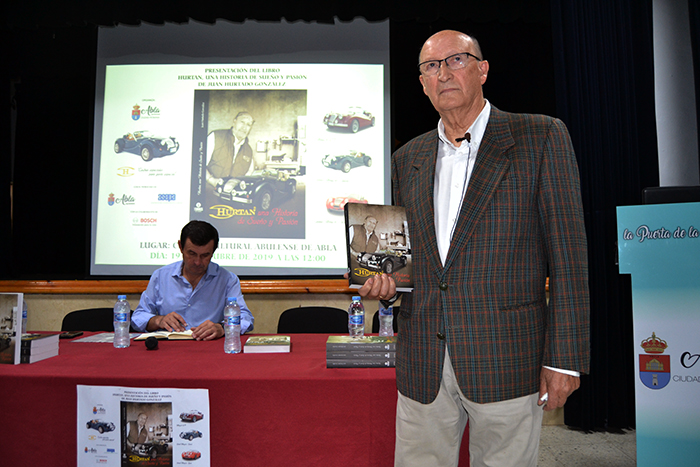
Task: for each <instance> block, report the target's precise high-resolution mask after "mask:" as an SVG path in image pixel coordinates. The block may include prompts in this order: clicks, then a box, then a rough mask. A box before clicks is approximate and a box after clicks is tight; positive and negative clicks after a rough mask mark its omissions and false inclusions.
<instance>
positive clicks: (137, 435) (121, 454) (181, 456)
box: [77, 385, 211, 467]
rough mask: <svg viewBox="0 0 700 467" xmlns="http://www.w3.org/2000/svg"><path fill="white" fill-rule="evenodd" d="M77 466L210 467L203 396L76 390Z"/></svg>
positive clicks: (202, 391) (155, 391) (186, 391)
mask: <svg viewBox="0 0 700 467" xmlns="http://www.w3.org/2000/svg"><path fill="white" fill-rule="evenodd" d="M77 390H78V414H77V437H78V438H77V441H78V442H77V447H78V452H77V465H78V467H81V466H88V465H90V466H92V465H96V464H99V465H105V466H115V467H116V466H123V467H126V466H161V467H166V466H167V467H170V466H181V465H190V464H191V461H193V460H196V461H197V465H198V466H200V467H206V466H209V465H210V464H211V455H210V442H209V440H210V428H209V391H208V390H206V389H172V388H128V387H116V386H83V385H78V387H77Z"/></svg>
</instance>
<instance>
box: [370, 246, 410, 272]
mask: <svg viewBox="0 0 700 467" xmlns="http://www.w3.org/2000/svg"><path fill="white" fill-rule="evenodd" d="M410 254H411V251H410V250H406V251H403V250H383V251H378V252H377V253H360V254H358V255H357V262H358V263H360V266H364V267H366V268H367V269H372V270H374V271H382V272H385V273H386V274H391V273H392V272H394V271H398V270H399V269H401V268H403V267H405V266H406V264H407V263H408V255H410Z"/></svg>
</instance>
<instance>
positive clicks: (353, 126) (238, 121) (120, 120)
mask: <svg viewBox="0 0 700 467" xmlns="http://www.w3.org/2000/svg"><path fill="white" fill-rule="evenodd" d="M385 73H386V70H385V66H384V65H382V64H311V63H301V64H294V63H266V64H260V63H236V64H221V63H217V64H179V65H171V64H150V65H149V64H133V65H109V66H107V67H106V70H105V86H104V108H103V110H102V128H101V135H100V144H99V151H98V152H99V154H98V157H97V159H98V160H99V163H98V165H99V170H98V176H97V177H96V178H97V179H98V186H97V190H96V195H95V200H93V203H94V212H95V220H96V222H95V229H94V243H95V244H94V246H93V259H94V264H93V268H92V269H93V271H96V272H97V273H104V274H109V273H118V274H128V273H133V274H148V273H150V272H151V271H153V270H155V269H156V268H157V267H159V266H161V265H164V264H168V263H170V262H173V261H176V260H178V259H180V252H179V250H178V248H177V239H178V237H179V232H180V229H181V228H182V226H183V225H184V224H186V223H187V222H188V221H189V220H191V219H199V220H206V221H208V222H210V223H212V224H213V225H214V226H215V227H216V228H217V229H218V231H219V234H220V236H221V241H220V244H219V249H218V250H217V251H216V252H215V254H214V261H215V262H217V263H219V264H221V265H224V266H227V267H228V266H231V267H232V270H233V271H235V272H237V273H238V274H241V275H244V274H246V273H247V274H255V275H260V274H272V275H287V274H289V275H297V274H309V273H312V274H319V273H323V272H328V273H333V274H342V272H343V271H344V270H345V268H346V253H345V248H344V243H343V242H344V239H345V234H344V230H343V229H344V228H343V225H344V221H343V206H344V205H345V203H347V202H360V203H372V204H384V203H387V202H388V200H387V199H386V195H387V193H388V190H387V189H386V183H387V180H388V170H389V168H388V164H387V163H386V162H387V161H388V151H387V150H386V147H387V138H388V135H387V132H386V130H385V128H387V118H388V117H387V115H386V107H385V99H386V96H385Z"/></svg>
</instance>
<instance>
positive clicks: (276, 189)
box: [214, 169, 297, 211]
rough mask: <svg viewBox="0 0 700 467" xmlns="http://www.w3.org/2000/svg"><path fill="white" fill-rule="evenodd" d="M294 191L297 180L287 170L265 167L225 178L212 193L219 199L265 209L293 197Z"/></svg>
mask: <svg viewBox="0 0 700 467" xmlns="http://www.w3.org/2000/svg"><path fill="white" fill-rule="evenodd" d="M229 182H232V183H233V186H231V183H229ZM296 191H297V181H296V180H295V179H294V178H292V177H290V176H289V173H288V172H286V171H283V170H269V169H266V170H261V171H255V172H253V173H252V174H251V175H245V176H243V177H236V178H235V179H231V180H227V181H226V182H225V183H224V184H223V185H221V186H219V187H217V189H216V190H214V193H215V194H216V195H217V196H218V197H219V198H221V199H225V200H228V201H235V202H237V203H243V204H252V205H254V206H256V207H257V208H258V209H261V210H263V211H267V210H268V209H270V207H271V206H272V205H273V204H275V203H279V202H280V201H282V200H284V199H288V198H291V197H293V196H294V193H296Z"/></svg>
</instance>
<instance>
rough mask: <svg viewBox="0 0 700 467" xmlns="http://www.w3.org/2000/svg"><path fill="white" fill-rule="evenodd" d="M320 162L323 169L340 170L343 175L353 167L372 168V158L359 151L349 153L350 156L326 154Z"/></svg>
mask: <svg viewBox="0 0 700 467" xmlns="http://www.w3.org/2000/svg"><path fill="white" fill-rule="evenodd" d="M321 162H322V163H323V166H324V167H328V168H329V169H336V170H342V171H343V172H344V173H348V172H350V169H352V168H354V167H362V166H367V167H372V158H371V157H369V156H368V155H367V154H365V153H364V152H359V151H350V154H343V155H333V154H328V155H326V156H325V157H324V158H323V161H321Z"/></svg>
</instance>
